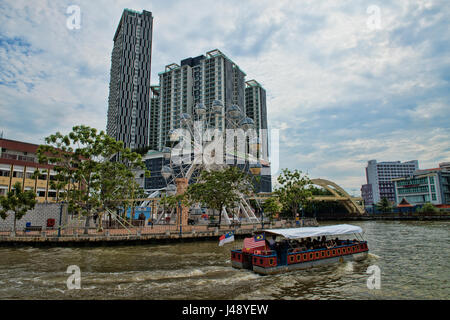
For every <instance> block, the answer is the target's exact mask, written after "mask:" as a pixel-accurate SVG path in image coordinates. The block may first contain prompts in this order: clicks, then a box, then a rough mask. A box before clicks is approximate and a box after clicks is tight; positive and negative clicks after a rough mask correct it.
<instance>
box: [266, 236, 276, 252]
mask: <svg viewBox="0 0 450 320" xmlns="http://www.w3.org/2000/svg"><path fill="white" fill-rule="evenodd" d="M276 238H277V237H276V236H272V239H269V240H268V242H269V248H270V250H275V249H276V244H277V242H276V241H275V239H276Z"/></svg>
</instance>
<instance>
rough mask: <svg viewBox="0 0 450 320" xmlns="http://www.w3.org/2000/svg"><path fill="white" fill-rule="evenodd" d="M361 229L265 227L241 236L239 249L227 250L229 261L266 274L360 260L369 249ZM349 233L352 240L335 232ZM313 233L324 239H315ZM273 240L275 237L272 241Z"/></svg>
mask: <svg viewBox="0 0 450 320" xmlns="http://www.w3.org/2000/svg"><path fill="white" fill-rule="evenodd" d="M361 233H362V229H361V228H360V227H358V226H353V225H349V224H340V225H334V226H324V227H303V228H289V229H266V230H262V231H259V232H257V233H255V236H254V237H252V238H246V239H244V247H243V248H242V249H240V250H231V264H232V266H233V267H234V268H238V269H249V270H253V271H254V272H256V273H259V274H263V275H268V274H276V273H283V272H288V271H294V270H300V269H307V268H311V267H315V266H320V265H326V264H331V263H338V262H344V261H352V260H353V261H360V260H364V259H365V258H367V255H368V251H369V248H368V247H367V241H364V239H363V238H362V235H361ZM352 234H353V235H354V239H352V240H350V239H346V240H341V239H339V236H341V237H342V236H344V235H345V236H346V238H348V237H349V235H352ZM317 237H319V238H321V240H322V241H324V242H321V243H319V242H320V241H318V239H317ZM311 238H314V239H315V240H316V242H315V245H313V243H312V242H309V241H308V242H307V240H306V239H308V240H309V239H311ZM279 239H281V241H280V240H279ZM333 239H334V240H333ZM274 240H278V241H275V244H274V242H273V241H274ZM299 240H302V241H301V242H300V241H299ZM336 240H337V241H336ZM299 244H300V246H299ZM305 244H306V247H305ZM322 245H323V246H322ZM270 248H272V250H271V249H270Z"/></svg>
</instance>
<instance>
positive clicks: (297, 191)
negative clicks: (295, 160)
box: [274, 169, 312, 219]
mask: <svg viewBox="0 0 450 320" xmlns="http://www.w3.org/2000/svg"><path fill="white" fill-rule="evenodd" d="M277 181H278V183H279V184H280V186H279V187H278V188H276V189H275V191H274V194H275V195H276V196H277V197H278V199H279V201H280V202H281V204H282V205H283V208H285V209H288V208H289V210H290V211H291V213H292V216H293V218H294V219H295V217H296V214H297V210H298V209H299V206H300V205H302V206H306V205H307V203H308V202H309V200H310V199H311V198H312V192H311V189H310V186H311V180H310V179H309V178H308V176H307V175H306V174H302V172H301V171H300V170H294V171H290V170H289V169H283V171H282V174H280V175H279V176H278V179H277Z"/></svg>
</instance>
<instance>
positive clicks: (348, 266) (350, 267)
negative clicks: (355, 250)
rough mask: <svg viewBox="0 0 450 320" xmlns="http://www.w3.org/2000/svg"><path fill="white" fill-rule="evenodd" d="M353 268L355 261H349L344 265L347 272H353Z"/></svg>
mask: <svg viewBox="0 0 450 320" xmlns="http://www.w3.org/2000/svg"><path fill="white" fill-rule="evenodd" d="M353 267H354V264H353V261H347V262H346V263H345V264H344V270H345V271H347V272H353Z"/></svg>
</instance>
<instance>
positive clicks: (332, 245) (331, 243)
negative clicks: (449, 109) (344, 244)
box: [326, 240, 336, 249]
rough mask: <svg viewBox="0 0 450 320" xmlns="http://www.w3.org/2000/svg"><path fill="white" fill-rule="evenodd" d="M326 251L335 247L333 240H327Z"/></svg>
mask: <svg viewBox="0 0 450 320" xmlns="http://www.w3.org/2000/svg"><path fill="white" fill-rule="evenodd" d="M326 247H327V249H331V248H334V247H336V242H334V240H329V241H328V242H327V244H326Z"/></svg>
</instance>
